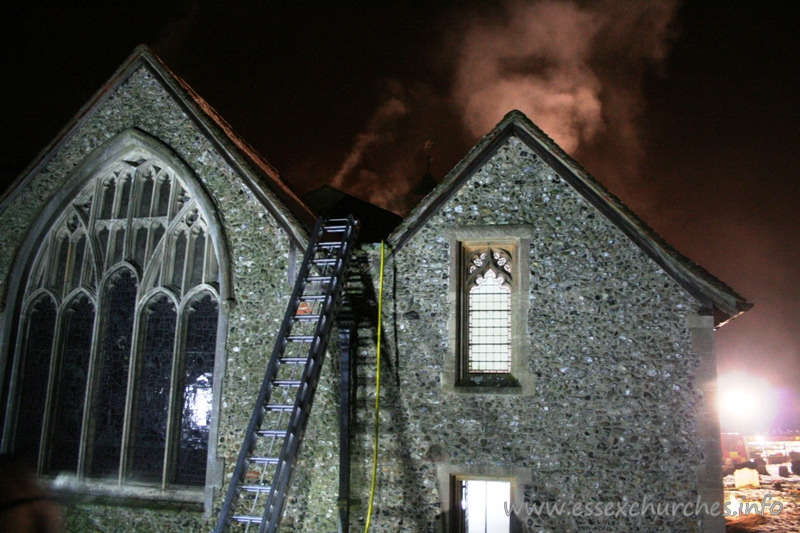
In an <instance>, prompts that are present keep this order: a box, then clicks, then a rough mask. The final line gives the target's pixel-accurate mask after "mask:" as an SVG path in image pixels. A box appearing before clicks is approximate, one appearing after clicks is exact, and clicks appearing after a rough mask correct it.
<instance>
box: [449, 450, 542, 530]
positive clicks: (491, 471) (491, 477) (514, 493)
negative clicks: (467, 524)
mask: <svg viewBox="0 0 800 533" xmlns="http://www.w3.org/2000/svg"><path fill="white" fill-rule="evenodd" d="M530 477H531V473H530V472H529V471H528V470H527V469H524V468H519V467H515V466H497V465H476V464H468V465H466V464H465V465H460V464H452V463H443V464H439V465H437V467H436V478H437V483H438V485H439V503H440V505H441V510H442V511H441V520H442V524H441V528H440V531H443V532H446V533H461V532H460V531H459V530H458V518H457V515H456V513H458V497H459V492H460V491H459V489H458V481H459V480H464V479H477V480H485V481H508V482H510V483H511V502H510V504H511V505H512V506H514V507H515V508H524V502H525V480H527V479H530ZM515 516H516V515H515ZM509 522H510V524H509V525H510V529H509V531H510V533H521V532H522V531H523V527H522V526H523V525H522V523H521V522H520V520H519V518H518V517H517V518H515V519H512V518H511V517H509Z"/></svg>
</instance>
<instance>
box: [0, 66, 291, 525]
mask: <svg viewBox="0 0 800 533" xmlns="http://www.w3.org/2000/svg"><path fill="white" fill-rule="evenodd" d="M128 128H139V129H141V130H143V131H145V132H147V133H149V134H150V135H152V136H154V137H156V138H158V139H160V140H161V141H162V142H164V143H165V144H167V145H168V146H170V147H171V148H172V150H174V151H175V152H176V153H177V154H178V156H179V157H180V158H182V159H183V161H184V162H185V163H186V164H187V165H188V166H189V167H190V168H191V169H192V170H193V171H194V173H195V175H196V176H197V178H198V179H199V180H200V181H201V182H202V183H203V185H204V186H205V188H206V191H207V192H208V194H209V196H210V197H211V198H212V200H213V202H214V204H215V207H216V209H217V212H218V214H219V217H220V220H221V221H222V224H223V226H224V227H223V228H222V231H223V232H224V233H225V235H226V238H227V243H228V246H229V250H228V253H229V255H230V258H231V268H232V272H231V273H230V275H231V276H232V280H233V282H232V289H233V294H232V297H233V298H234V299H235V301H236V305H225V303H223V305H222V315H223V317H222V320H227V323H228V330H227V339H226V344H225V346H224V352H223V353H224V354H225V355H226V356H227V361H226V364H224V365H222V368H223V369H225V368H226V367H227V370H226V373H225V377H224V382H223V383H222V397H221V404H220V405H221V413H222V414H221V416H218V418H217V421H218V423H219V442H218V448H217V453H218V455H219V456H220V457H221V458H222V460H223V461H224V464H225V466H226V467H227V469H226V475H225V481H224V486H227V482H228V479H229V476H230V471H231V470H232V468H233V464H234V462H235V459H236V456H237V454H238V451H239V447H240V445H241V441H242V438H243V434H244V431H245V429H246V427H247V423H248V421H249V416H250V413H251V410H252V405H253V402H254V401H255V396H256V394H257V393H258V389H259V387H260V384H261V379H262V376H263V372H264V368H265V367H266V362H267V361H268V359H269V355H270V353H271V350H272V345H273V343H274V337H275V335H276V334H277V332H278V329H279V325H280V321H281V319H282V318H283V314H284V311H285V308H286V303H287V301H288V297H289V294H290V293H291V286H290V285H289V284H288V274H287V269H288V256H289V253H290V246H289V239H288V237H287V236H286V234H285V232H284V231H283V230H282V229H281V228H280V227H279V226H278V224H277V223H276V222H275V220H274V219H273V217H272V215H271V214H270V213H269V212H268V211H267V209H266V208H265V207H264V206H263V205H262V204H261V203H260V202H259V200H258V199H257V198H256V196H255V195H254V194H253V192H252V191H251V190H250V189H249V188H248V186H246V185H245V184H244V182H243V179H242V177H241V176H240V175H239V173H238V171H237V170H236V169H234V168H232V167H231V165H230V164H229V163H228V161H227V160H226V159H225V158H224V157H223V156H222V154H220V153H219V151H218V150H217V148H216V147H215V146H214V145H213V144H212V142H211V141H210V140H209V139H208V138H207V137H206V135H205V133H203V132H202V131H201V130H199V129H198V128H197V126H196V125H195V123H194V122H193V121H192V120H191V119H190V118H189V116H188V115H187V114H186V113H185V112H184V110H183V109H182V108H181V107H180V106H179V105H178V104H177V103H176V102H175V100H174V99H173V97H172V96H171V95H170V94H168V93H167V92H166V91H165V90H164V88H163V87H162V85H161V84H160V83H159V82H158V81H157V80H156V79H155V78H154V77H153V75H152V74H151V73H150V71H149V70H147V69H146V68H141V69H140V70H138V71H136V72H135V73H133V74H132V75H131V77H130V78H129V79H128V80H127V81H126V82H125V83H123V84H122V85H121V86H119V87H118V88H117V90H116V91H115V92H114V93H113V94H111V95H110V96H109V98H107V99H106V100H105V102H103V103H102V104H101V106H100V107H99V109H97V111H96V113H94V115H92V116H90V117H88V120H86V121H85V122H84V123H83V124H82V126H81V127H80V129H79V130H78V131H77V132H76V134H75V135H73V136H70V137H69V138H67V139H66V142H65V143H64V144H63V145H61V146H60V148H59V149H58V151H57V153H56V154H55V155H54V157H52V158H51V159H50V160H49V161H48V162H47V164H46V165H45V166H44V167H42V168H41V169H39V170H38V172H37V173H36V174H35V175H34V176H33V177H32V179H30V180H29V181H28V182H27V183H26V185H25V186H24V187H23V189H22V190H20V191H19V193H18V195H17V196H16V198H15V200H14V201H13V202H11V203H10V204H9V205H8V207H7V208H6V209H5V210H4V211H3V212H2V213H0V227H2V228H3V231H2V232H0V283H1V284H2V286H0V292H1V293H2V295H3V298H2V299H3V301H5V290H6V284H7V282H8V276H9V272H10V269H11V267H12V261H13V260H14V257H15V254H16V252H17V250H18V248H19V246H20V243H21V241H22V239H23V238H24V237H25V234H26V231H27V228H28V227H29V226H30V224H31V223H32V222H33V220H34V219H35V217H37V216H40V215H42V209H43V208H44V206H45V205H46V203H47V201H48V200H49V198H50V197H51V196H52V195H53V194H54V193H55V192H56V191H57V190H58V188H59V187H60V186H62V184H63V183H65V181H66V180H67V179H68V177H69V175H70V173H71V172H72V171H73V170H75V169H76V168H77V167H78V166H79V165H80V164H81V162H82V161H83V160H84V159H85V158H86V157H87V156H88V155H89V154H90V153H91V152H92V151H94V150H96V149H97V148H99V147H101V146H102V145H103V144H104V143H105V142H107V141H108V140H109V139H111V138H113V137H114V136H116V135H117V134H119V133H120V132H122V131H124V130H126V129H128ZM12 309H13V305H9V306H8V308H6V309H4V311H3V312H11V310H12ZM215 446H216V443H210V447H211V449H212V450H213V449H214V448H215ZM222 477H223V475H222V472H220V471H218V472H215V473H213V475H212V478H214V480H215V481H214V482H213V484H214V485H217V486H218V485H219V484H220V482H222ZM168 494H169V491H167V492H166V495H167V496H168ZM165 501H166V502H167V503H168V498H165ZM81 502H83V503H81ZM162 503H163V502H162ZM219 504H220V499H219V491H218V492H217V497H216V499H215V504H214V508H213V514H212V517H211V518H207V517H205V516H204V513H203V510H202V505H194V506H190V507H189V508H186V509H181V510H177V511H176V510H174V509H172V510H163V509H151V508H150V507H153V506H154V504H153V503H152V502H151V503H148V502H139V503H138V504H136V505H137V506H138V507H139V508H136V509H132V508H130V507H124V506H115V505H99V504H96V503H91V502H90V503H85V501H83V500H78V501H77V502H76V503H74V504H69V505H68V507H67V526H68V528H67V529H68V530H69V531H83V530H102V531H153V532H165V531H192V532H194V531H201V530H210V528H211V523H212V522H213V517H214V516H215V515H216V511H217V509H218V508H219ZM157 505H158V504H155V506H157Z"/></svg>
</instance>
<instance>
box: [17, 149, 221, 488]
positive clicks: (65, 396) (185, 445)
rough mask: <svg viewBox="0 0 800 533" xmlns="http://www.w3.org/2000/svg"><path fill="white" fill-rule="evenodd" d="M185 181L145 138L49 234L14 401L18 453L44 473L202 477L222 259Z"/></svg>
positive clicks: (26, 301)
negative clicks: (142, 144) (144, 142)
mask: <svg viewBox="0 0 800 533" xmlns="http://www.w3.org/2000/svg"><path fill="white" fill-rule="evenodd" d="M187 179H188V178H187ZM183 180H184V178H183V177H181V176H178V175H176V172H175V171H174V170H173V169H172V168H171V167H170V166H169V165H167V164H166V163H165V162H164V161H162V160H161V159H160V158H158V157H154V156H153V155H152V154H149V153H146V152H145V151H144V150H141V151H139V150H138V149H137V151H135V152H134V153H129V154H128V155H127V156H125V157H124V158H122V159H121V160H119V161H117V162H116V163H113V164H111V165H110V166H107V167H106V169H105V170H103V171H101V172H99V173H98V174H97V175H95V176H94V177H93V178H92V179H90V180H89V181H88V182H87V183H86V184H85V185H84V186H83V187H82V188H81V189H80V191H79V192H78V193H77V195H76V196H75V197H74V199H73V200H72V201H71V202H70V203H69V204H68V205H67V206H66V207H65V208H64V209H63V210H62V212H61V214H60V215H58V217H57V218H56V220H55V222H54V223H53V224H52V226H51V227H50V229H49V230H48V231H47V234H46V235H45V236H44V238H43V239H42V241H41V245H40V246H39V248H38V251H37V252H36V258H35V260H34V262H33V265H32V266H31V268H30V271H29V275H28V278H27V285H26V287H25V291H24V296H23V300H22V306H21V309H22V310H23V311H22V313H21V317H20V321H19V325H18V328H17V331H18V332H19V333H18V337H19V339H18V341H17V343H16V353H15V369H16V370H15V379H16V380H17V381H16V383H17V384H16V395H15V398H14V399H13V405H12V407H11V410H10V411H9V412H10V413H11V419H10V420H11V422H10V427H11V430H12V440H11V442H12V444H11V448H12V451H13V452H15V453H22V454H24V455H25V456H26V458H28V459H29V460H30V462H31V463H33V464H35V465H38V471H39V472H40V473H41V474H45V475H55V474H57V473H59V472H64V471H66V472H72V473H74V474H77V475H78V477H79V478H88V479H95V478H96V479H116V480H119V481H125V480H137V481H145V482H153V483H158V484H160V485H162V486H166V485H168V484H170V483H177V484H182V485H202V484H204V483H205V465H206V454H207V447H208V426H209V423H210V406H211V382H212V379H213V368H214V355H215V353H216V345H217V342H216V334H217V322H218V317H219V280H218V276H219V267H218V264H217V258H216V253H215V248H214V243H213V242H212V240H211V239H210V238H209V236H208V235H209V233H208V232H209V221H208V220H207V219H206V217H205V216H204V215H203V212H202V211H201V209H200V207H199V206H198V203H197V201H196V199H195V198H193V197H192V195H191V194H190V193H189V190H188V188H187V186H186V182H184V181H183Z"/></svg>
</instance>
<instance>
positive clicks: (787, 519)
mask: <svg viewBox="0 0 800 533" xmlns="http://www.w3.org/2000/svg"><path fill="white" fill-rule="evenodd" d="M779 466H781V465H767V471H768V472H769V475H766V476H759V478H760V479H759V481H760V483H761V487H760V488H757V489H755V488H749V489H735V488H734V484H733V476H725V478H724V485H725V502H730V504H728V509H730V510H731V511H732V512H735V513H736V516H733V515H731V516H728V517H726V519H725V520H726V524H727V528H726V531H728V532H729V533H730V532H770V533H777V532H780V533H784V532H792V531H797V532H800V476H798V475H796V474H790V475H789V477H780V476H779V475H778V467H779ZM786 466H787V467H788V468H789V472H791V465H789V464H787V465H786ZM765 502H766V505H765ZM754 504H757V506H756V505H754ZM748 505H750V513H749V514H745V515H744V516H742V515H741V512H740V511H744V510H745V509H746V508H747V506H748ZM762 507H763V508H764V512H763V514H762V513H761V510H762ZM772 513H777V514H772Z"/></svg>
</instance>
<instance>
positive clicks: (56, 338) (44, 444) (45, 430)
mask: <svg viewBox="0 0 800 533" xmlns="http://www.w3.org/2000/svg"><path fill="white" fill-rule="evenodd" d="M59 307H60V306H58V305H56V310H57V311H56V323H55V328H56V330H55V332H54V334H53V345H52V346H51V347H50V369H49V373H48V377H47V396H46V398H45V401H44V415H43V420H42V433H41V434H40V435H39V457H38V460H37V461H36V473H37V475H40V474H41V473H42V472H43V471H44V462H45V458H46V457H47V453H48V452H49V450H48V442H49V439H48V438H47V436H48V435H49V434H50V431H49V430H50V420H51V419H52V416H53V414H52V408H53V402H54V394H55V392H54V389H55V386H56V371H57V370H58V364H59V363H60V362H61V353H62V351H61V349H60V347H61V343H62V340H61V338H62V336H63V327H62V320H63V318H64V317H63V314H64V309H59Z"/></svg>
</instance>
